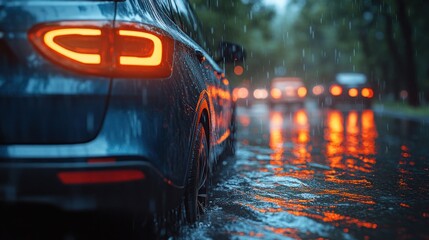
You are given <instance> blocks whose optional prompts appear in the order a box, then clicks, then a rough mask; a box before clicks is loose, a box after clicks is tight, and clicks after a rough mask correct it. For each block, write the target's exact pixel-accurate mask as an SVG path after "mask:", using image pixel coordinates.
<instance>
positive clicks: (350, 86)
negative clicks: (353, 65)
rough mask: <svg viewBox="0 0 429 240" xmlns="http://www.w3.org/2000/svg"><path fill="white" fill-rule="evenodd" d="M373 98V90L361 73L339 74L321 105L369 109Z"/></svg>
mask: <svg viewBox="0 0 429 240" xmlns="http://www.w3.org/2000/svg"><path fill="white" fill-rule="evenodd" d="M373 98H374V89H373V88H372V87H371V85H370V84H368V83H367V78H366V76H365V75H364V74H361V73H339V74H337V76H336V81H335V82H334V83H332V84H331V85H330V86H329V91H328V92H327V93H326V94H325V99H324V100H323V101H324V103H323V104H321V105H327V106H335V105H337V106H338V105H349V106H363V107H370V106H371V104H372V100H373Z"/></svg>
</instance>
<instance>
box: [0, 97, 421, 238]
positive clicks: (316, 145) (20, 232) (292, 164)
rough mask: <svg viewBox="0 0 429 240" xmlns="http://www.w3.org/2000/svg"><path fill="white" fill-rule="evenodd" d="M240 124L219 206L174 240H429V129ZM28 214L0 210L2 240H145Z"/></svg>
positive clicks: (253, 112) (297, 115)
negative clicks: (234, 154) (235, 148)
mask: <svg viewBox="0 0 429 240" xmlns="http://www.w3.org/2000/svg"><path fill="white" fill-rule="evenodd" d="M237 124H238V132H237V134H238V136H237V137H238V146H237V153H236V156H235V157H234V158H229V159H227V160H225V161H224V162H223V164H222V165H221V167H220V169H218V171H217V176H216V177H215V180H214V184H213V186H212V191H211V192H212V194H211V200H210V207H209V208H208V210H207V212H206V214H205V215H204V216H203V218H202V219H201V221H199V222H198V223H197V224H196V226H183V228H182V230H181V232H180V235H179V236H178V237H174V239H176V238H177V239H429V123H423V122H415V121H410V120H404V119H402V120H400V119H396V118H392V117H388V116H384V117H383V116H381V115H379V114H376V113H374V112H373V111H372V110H353V109H342V110H328V109H324V110H319V109H317V108H316V107H315V106H312V105H311V104H306V106H305V108H299V107H293V108H288V109H284V108H281V107H279V108H274V109H272V110H269V109H268V108H267V106H266V105H264V104H258V105H254V106H252V107H249V108H245V107H239V108H238V116H237ZM6 210H7V211H6ZM20 211H22V212H21V213H19V212H18V213H17V212H16V211H14V210H13V209H9V208H7V209H0V213H1V214H0V240H3V239H5V240H9V239H11V240H15V239H31V240H33V239H43V240H46V239H63V240H76V239H91V240H94V239H124V240H127V239H145V238H141V237H139V234H140V233H139V231H136V230H135V229H139V228H138V227H136V226H135V223H134V222H132V221H131V219H128V218H126V217H121V216H108V215H107V216H106V215H100V214H99V213H76V214H74V213H72V214H70V213H62V212H57V211H53V210H51V209H49V208H46V209H45V208H36V209H34V208H33V207H32V206H29V207H28V208H27V209H26V208H24V209H20ZM5 212H10V213H7V214H4V213H5ZM136 232H137V233H136ZM136 234H137V235H136Z"/></svg>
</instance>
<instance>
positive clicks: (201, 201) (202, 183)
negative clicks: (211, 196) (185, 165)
mask: <svg viewBox="0 0 429 240" xmlns="http://www.w3.org/2000/svg"><path fill="white" fill-rule="evenodd" d="M208 157H209V146H208V143H207V136H206V132H205V129H204V127H203V124H201V123H200V124H198V128H197V131H196V134H195V139H194V143H193V147H192V159H191V166H190V168H189V173H188V182H187V187H186V191H185V210H186V220H187V221H188V223H194V222H195V221H197V220H198V219H199V218H200V216H201V215H202V214H203V213H204V212H205V209H206V207H207V204H208V194H207V193H208V186H209V179H208V178H209V171H208V170H209V168H208V159H209V158H208Z"/></svg>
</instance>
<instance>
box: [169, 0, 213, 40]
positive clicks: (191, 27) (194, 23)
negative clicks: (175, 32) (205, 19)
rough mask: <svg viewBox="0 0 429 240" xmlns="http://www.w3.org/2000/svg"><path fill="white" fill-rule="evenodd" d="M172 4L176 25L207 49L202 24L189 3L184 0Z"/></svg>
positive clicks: (176, 0) (177, 0)
mask: <svg viewBox="0 0 429 240" xmlns="http://www.w3.org/2000/svg"><path fill="white" fill-rule="evenodd" d="M171 4H172V9H173V17H174V20H175V22H176V24H177V25H178V26H179V27H180V28H181V29H182V31H183V32H185V33H186V34H187V35H188V36H189V37H191V38H192V39H193V40H194V41H195V42H197V43H198V44H200V46H202V47H205V40H204V37H203V34H202V32H201V25H200V22H199V21H198V19H197V17H196V15H195V14H194V11H193V9H192V7H191V6H190V5H189V3H188V2H187V1H183V0H175V1H171Z"/></svg>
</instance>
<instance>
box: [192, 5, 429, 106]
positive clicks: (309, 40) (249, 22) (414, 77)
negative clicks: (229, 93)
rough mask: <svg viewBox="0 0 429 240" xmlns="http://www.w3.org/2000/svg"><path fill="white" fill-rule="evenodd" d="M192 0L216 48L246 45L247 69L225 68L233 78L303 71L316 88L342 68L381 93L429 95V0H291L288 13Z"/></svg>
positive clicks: (263, 78) (259, 81) (254, 80)
mask: <svg viewBox="0 0 429 240" xmlns="http://www.w3.org/2000/svg"><path fill="white" fill-rule="evenodd" d="M191 3H193V6H194V8H195V9H196V12H197V14H198V15H199V17H200V19H201V20H202V22H203V28H204V31H205V33H206V36H209V38H210V39H208V45H207V47H208V48H209V49H210V50H211V51H213V50H215V49H216V48H217V46H218V43H219V42H220V41H232V42H236V43H239V44H242V45H243V46H244V47H245V48H246V50H247V56H248V58H247V61H246V63H245V69H246V71H245V73H244V75H243V76H239V77H238V76H234V74H231V72H229V71H231V70H230V69H231V68H230V67H228V66H227V67H226V69H227V73H228V74H229V76H231V75H232V76H234V78H233V79H232V82H233V85H237V84H240V82H242V81H243V80H245V79H247V80H249V81H250V82H251V84H252V85H254V86H263V85H266V84H267V83H268V82H269V80H270V79H271V78H272V77H273V76H274V75H275V74H276V73H277V74H285V75H288V76H298V77H302V78H303V79H304V80H305V82H306V84H307V86H309V87H311V86H313V85H315V84H319V83H328V82H331V81H332V80H333V79H334V76H335V75H336V74H337V73H338V72H363V73H365V74H367V76H368V77H369V80H370V81H371V82H372V83H373V84H374V86H376V87H377V88H378V90H379V91H378V92H379V93H380V94H379V98H380V99H396V100H399V92H400V91H401V90H407V91H408V93H409V94H408V95H409V99H408V100H409V103H410V104H411V105H414V106H417V105H418V104H419V103H420V102H422V101H427V100H428V97H429V64H428V63H427V59H429V48H428V47H427V45H428V44H429V35H428V34H427V32H426V31H425V29H426V28H427V26H428V23H429V22H428V21H429V17H427V16H426V15H427V12H428V10H429V1H406V0H341V1H332V0H290V2H289V4H288V6H287V8H286V10H285V11H283V14H282V15H276V14H275V13H276V11H274V9H272V8H269V7H267V6H265V5H264V4H263V2H262V1H261V0H231V1H219V0H191ZM276 69H277V70H282V69H283V71H275V70H276ZM284 69H285V70H286V72H284Z"/></svg>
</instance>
